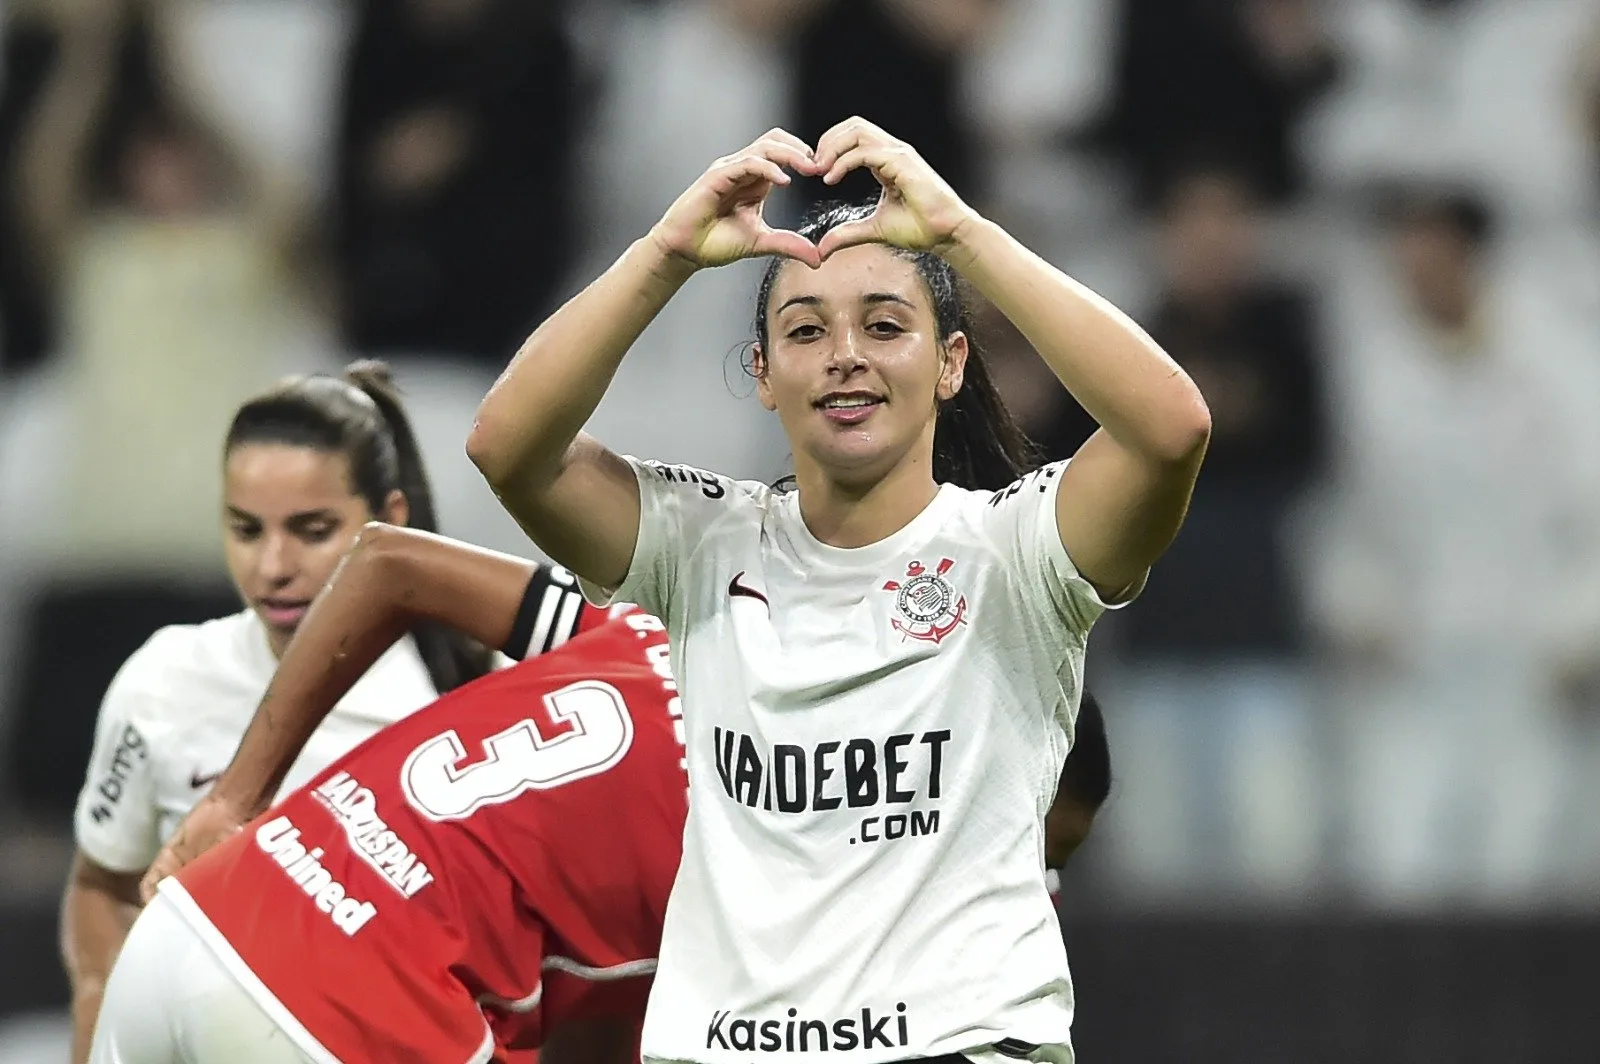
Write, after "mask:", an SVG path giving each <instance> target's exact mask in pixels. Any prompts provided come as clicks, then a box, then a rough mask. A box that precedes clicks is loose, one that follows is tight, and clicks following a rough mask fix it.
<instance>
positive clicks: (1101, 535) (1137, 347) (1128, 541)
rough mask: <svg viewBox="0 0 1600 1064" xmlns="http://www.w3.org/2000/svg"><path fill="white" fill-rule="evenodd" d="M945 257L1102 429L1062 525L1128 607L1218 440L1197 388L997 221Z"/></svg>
mask: <svg viewBox="0 0 1600 1064" xmlns="http://www.w3.org/2000/svg"><path fill="white" fill-rule="evenodd" d="M948 258H949V260H950V262H951V264H952V265H953V266H955V267H956V269H957V270H959V271H960V272H961V273H962V275H963V276H965V277H966V278H967V279H968V280H969V281H971V282H972V284H973V286H974V287H976V288H977V289H978V290H979V291H980V292H982V293H983V294H984V296H986V297H987V298H988V299H989V300H991V301H992V302H993V303H994V304H995V306H997V307H999V308H1000V310H1001V311H1002V312H1003V313H1004V314H1005V315H1006V316H1007V317H1008V318H1010V319H1011V321H1012V322H1013V323H1014V324H1015V325H1016V326H1017V328H1018V329H1019V330H1020V331H1021V332H1022V334H1023V335H1024V336H1026V337H1027V338H1028V341H1029V342H1030V343H1031V344H1033V346H1034V348H1035V349H1036V350H1037V351H1038V352H1039V354H1040V356H1041V357H1042V358H1043V359H1044V361H1045V364H1046V365H1048V366H1049V367H1050V369H1051V371H1052V372H1054V373H1055V375H1056V377H1057V378H1058V379H1059V380H1060V381H1061V383H1062V384H1064V385H1065V386H1066V388H1067V390H1068V391H1069V392H1071V393H1072V396H1073V398H1075V399H1077V400H1078V402H1079V403H1080V404H1081V405H1082V406H1083V408H1084V410H1086V411H1088V413H1089V416H1090V417H1092V418H1094V419H1095V421H1096V422H1098V423H1099V425H1100V428H1099V430H1098V431H1096V432H1095V433H1094V435H1092V436H1090V437H1089V439H1088V440H1087V441H1085V442H1084V445H1083V446H1082V447H1080V448H1079V449H1078V453H1077V454H1076V455H1074V456H1073V459H1072V461H1071V462H1070V463H1069V464H1068V465H1067V468H1066V470H1065V471H1064V472H1063V473H1062V475H1061V484H1060V487H1058V488H1057V494H1056V525H1057V528H1058V529H1059V531H1060V533H1061V543H1062V545H1063V546H1064V547H1066V550H1067V555H1068V556H1069V557H1070V558H1071V559H1072V562H1073V564H1074V565H1075V566H1076V567H1077V569H1078V571H1079V572H1080V573H1081V574H1083V577H1084V578H1085V579H1086V580H1088V581H1089V582H1090V583H1091V584H1093V585H1094V586H1095V589H1096V590H1097V591H1099V592H1100V594H1101V596H1102V597H1104V598H1106V599H1107V600H1108V601H1115V600H1118V599H1121V598H1123V597H1125V596H1126V595H1127V594H1128V593H1129V592H1130V591H1132V590H1134V589H1135V586H1136V585H1137V583H1138V582H1139V581H1140V580H1141V579H1142V578H1143V576H1144V574H1145V572H1146V571H1147V570H1148V569H1149V568H1150V566H1151V565H1153V564H1154V563H1155V561H1156V559H1157V558H1159V557H1161V555H1162V553H1163V552H1164V551H1165V550H1166V549H1167V547H1168V546H1169V545H1170V544H1171V543H1172V540H1173V538H1174V537H1175V536H1176V535H1177V534H1178V528H1179V527H1180V526H1181V525H1182V524H1183V518H1184V514H1185V513H1186V512H1187V511H1188V508H1189V497H1190V495H1191V494H1192V493H1193V491H1194V483H1195V478H1196V477H1197V476H1198V475H1199V472H1200V463H1201V460H1202V459H1203V458H1204V457H1205V451H1206V444H1207V443H1208V441H1209V440H1210V437H1211V414H1210V411H1209V410H1207V409H1206V404H1205V400H1204V399H1203V398H1201V395H1200V389H1199V388H1197V387H1195V384H1194V382H1193V381H1192V380H1190V379H1189V375H1188V374H1186V373H1185V372H1184V371H1183V370H1182V369H1180V368H1179V367H1178V364H1177V363H1176V362H1174V361H1173V360H1172V359H1171V358H1170V357H1169V356H1168V355H1167V354H1166V352H1164V351H1163V350H1161V348H1160V347H1158V346H1156V344H1155V342H1154V341H1153V340H1151V339H1150V337H1149V336H1148V335H1146V334H1145V332H1144V330H1143V329H1140V328H1139V326H1137V325H1135V324H1134V323H1133V321H1132V320H1131V319H1129V318H1128V317H1127V316H1126V315H1124V314H1123V313H1122V312H1121V311H1119V310H1117V308H1116V307H1113V306H1112V305H1111V304H1110V303H1108V302H1106V301H1105V300H1104V299H1102V298H1100V297H1099V296H1098V295H1096V294H1095V293H1094V292H1091V291H1090V290H1089V289H1087V288H1085V287H1084V286H1083V285H1081V284H1079V283H1078V282H1077V281H1074V280H1073V279H1072V278H1070V277H1068V276H1067V275H1066V274H1064V273H1062V272H1061V271H1059V270H1057V269H1056V268H1055V267H1053V266H1051V265H1050V264H1049V263H1047V262H1045V261H1044V260H1043V259H1041V258H1039V257H1038V256H1037V255H1035V254H1034V253H1033V252H1031V251H1029V250H1028V249H1027V248H1025V247H1023V246H1022V244H1021V243H1019V242H1018V241H1017V240H1016V239H1015V238H1014V237H1012V236H1011V235H1010V234H1009V233H1007V232H1005V230H1003V229H1001V228H1000V227H999V226H998V225H995V224H994V223H993V222H988V221H984V220H981V219H974V220H973V222H972V223H971V224H970V225H968V226H965V227H963V229H962V231H961V233H960V235H959V237H958V242H957V243H956V245H955V246H954V247H953V248H952V249H951V250H950V251H949V252H948Z"/></svg>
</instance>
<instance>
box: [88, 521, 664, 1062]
mask: <svg viewBox="0 0 1600 1064" xmlns="http://www.w3.org/2000/svg"><path fill="white" fill-rule="evenodd" d="M547 573H548V571H547V570H544V569H541V568H539V567H537V566H534V565H532V564H531V563H528V562H522V561H519V560H516V559H511V558H507V557H505V556H502V555H495V554H491V553H489V552H486V551H481V550H477V549H475V548H469V547H466V546H464V545H460V544H454V543H450V542H448V541H444V540H439V539H437V538H435V537H425V536H422V535H419V534H414V533H406V532H403V531H400V530H395V529H387V528H382V527H374V528H373V529H372V530H370V531H369V532H368V533H367V534H366V535H364V536H363V537H362V540H361V542H360V543H359V544H358V545H357V547H356V549H355V550H354V552H353V553H352V554H351V556H350V559H349V561H348V562H347V563H346V564H345V565H344V567H343V568H341V570H340V571H339V574H338V575H337V576H336V577H335V579H334V581H333V583H332V584H331V585H330V587H329V590H328V592H327V594H326V595H325V596H324V597H323V598H322V599H320V600H319V601H318V603H317V605H316V606H315V607H314V608H313V610H312V613H311V616H310V617H309V619H308V620H307V622H306V624H305V625H304V626H303V628H302V630H301V632H300V634H299V636H298V637H297V638H296V640H295V642H294V643H293V645H292V646H291V648H290V650H289V652H288V653H287V654H286V655H285V657H284V661H283V666H282V668H281V669H280V671H279V673H278V677H277V679H276V680H275V681H274V683H273V687H272V690H271V691H270V692H269V694H268V696H267V698H266V700H265V701H264V702H263V704H262V707H261V710H260V713H259V715H258V716H257V718H256V721H255V723H254V724H253V725H252V726H251V728H250V729H249V731H248V733H247V735H246V738H245V739H244V741H243V743H242V744H241V747H240V750H239V754H238V757H237V758H236V759H235V761H234V763H233V764H232V765H231V766H230V767H229V769H228V771H227V772H226V773H224V775H223V778H222V780H221V781H220V782H219V784H218V787H217V788H216V789H215V790H214V791H213V792H212V794H211V795H210V796H208V798H207V799H206V801H205V803H204V806H203V808H202V809H201V810H200V811H198V812H197V813H196V814H195V815H194V817H193V818H192V819H191V820H190V821H189V822H188V823H186V825H185V827H184V829H183V831H182V832H181V833H180V836H179V837H178V838H177V839H175V840H174V842H173V849H172V852H170V853H168V854H166V855H164V856H163V858H162V860H161V862H159V863H158V865H157V867H156V868H155V869H152V872H151V874H150V877H149V879H148V881H147V883H149V884H150V885H151V886H153V885H154V882H155V881H156V880H158V879H159V878H160V876H161V873H162V872H163V871H165V870H167V869H169V868H172V867H174V866H175V865H176V864H177V863H178V861H177V860H174V857H175V855H177V856H179V857H180V858H181V857H182V856H188V855H191V854H192V853H194V852H197V851H198V850H199V849H202V848H204V846H205V845H206V844H208V843H209V842H210V841H211V840H212V839H213V838H214V837H215V836H216V835H217V834H219V833H220V832H219V830H218V829H224V830H228V829H231V830H236V829H237V828H238V826H239V825H240V824H241V823H243V822H244V821H245V820H248V819H249V818H250V817H251V816H252V815H254V814H255V813H257V812H259V811H260V810H261V809H264V808H265V807H266V805H267V804H268V803H269V802H270V800H271V798H272V796H273V794H275V793H276V792H277V791H278V789H279V787H280V784H281V781H282V780H283V778H284V774H285V772H286V771H287V770H288V768H289V766H290V765H291V764H292V763H294V761H295V759H296V757H297V756H298V751H299V749H300V746H301V745H302V744H303V743H304V742H305V740H306V737H307V736H309V735H310V734H312V732H313V729H315V728H316V727H317V725H318V722H320V721H321V719H322V718H323V717H324V716H325V715H326V714H327V713H328V712H329V710H330V708H331V707H332V706H333V705H334V703H335V701H336V699H338V698H339V697H340V696H341V695H342V694H343V693H344V691H345V690H347V689H348V688H349V686H350V685H351V683H352V682H354V680H355V678H356V677H357V676H359V675H360V674H361V671H362V670H363V669H364V668H366V667H367V666H368V665H369V664H370V663H371V662H373V661H374V660H377V659H378V657H379V655H380V654H382V653H383V652H384V651H385V648H387V647H388V646H389V645H390V644H391V643H392V642H393V641H394V640H395V639H396V638H397V637H399V636H401V635H402V634H403V633H404V632H405V631H406V629H407V628H408V627H409V626H411V625H413V624H415V623H417V622H418V621H419V620H420V619H422V618H423V617H432V618H436V619H438V620H440V621H444V622H446V623H449V624H451V625H453V626H459V627H460V628H462V629H463V630H465V631H468V632H471V633H472V634H473V635H475V636H476V637H478V638H479V639H481V640H484V641H486V642H489V643H491V644H494V645H500V646H503V647H505V648H506V649H507V650H508V651H509V652H512V653H523V652H526V651H528V650H529V649H530V645H531V651H532V652H533V653H535V654H537V653H538V652H539V650H540V649H542V648H541V647H540V646H539V645H538V642H537V640H536V639H532V638H531V636H532V635H533V633H534V632H535V631H536V630H537V627H538V625H539V624H540V623H541V621H540V618H541V616H542V615H543V614H546V613H548V612H549V610H548V603H547V600H546V592H547V590H548V587H549V582H548V581H547V580H545V579H544V577H545V576H546V575H547ZM566 579H567V581H568V585H569V587H570V585H571V580H570V577H568V578H566ZM605 617H606V611H602V610H593V609H589V610H587V611H585V618H584V620H585V623H587V624H590V625H592V624H593V623H594V622H596V621H604V620H605ZM670 676H671V674H670V671H669V670H668V668H667V649H666V636H665V632H664V630H663V626H662V625H661V624H660V622H659V621H657V620H655V619H654V618H652V617H649V616H647V615H644V614H640V613H629V614H628V615H627V616H624V617H621V618H619V619H617V620H614V621H612V622H610V623H609V624H604V625H602V626H600V627H599V628H598V629H597V630H595V631H592V632H589V633H588V634H585V635H583V636H581V637H579V638H577V639H575V640H574V641H572V642H571V643H569V644H567V645H566V646H564V647H563V648H562V649H561V650H559V651H558V652H556V653H552V654H549V655H545V656H543V657H540V658H538V659H537V660H529V661H525V662H524V663H522V664H521V665H518V666H515V667H513V668H510V669H506V670H502V671H500V672H498V673H496V674H495V675H493V676H491V677H489V678H486V679H483V680H480V681H479V682H477V683H474V684H471V685H468V686H467V687H465V688H463V689H461V690H460V691H458V692H456V693H455V694H453V695H449V696H446V697H444V698H442V699H440V700H439V701H438V702H437V703H435V704H434V705H432V706H431V707H429V708H428V709H427V710H425V711H423V712H421V713H419V714H415V715H412V716H410V717H407V718H406V719H405V720H404V721H402V722H400V723H398V724H395V725H392V726H391V727H389V728H387V729H385V730H384V731H383V732H382V733H380V734H379V735H378V736H376V737H374V738H373V739H371V740H369V741H367V742H366V743H364V744H362V745H361V746H360V747H358V748H357V749H356V750H355V751H353V752H352V753H351V754H350V755H349V756H348V757H347V758H345V759H343V760H341V761H339V762H338V763H337V764H336V765H335V766H334V767H333V768H332V769H331V770H330V772H329V773H327V774H324V775H323V776H321V777H319V778H318V779H317V780H314V781H313V782H312V784H311V785H310V786H309V787H307V788H305V789H302V790H300V791H298V792H297V793H295V794H294V795H292V796H291V797H290V798H288V799H287V800H286V801H285V802H283V803H282V804H280V805H279V806H277V807H276V808H275V809H274V810H273V812H272V813H271V814H270V815H269V816H268V817H267V818H264V819H258V820H257V821H256V822H255V823H254V824H252V825H251V826H250V827H249V828H247V829H246V830H245V832H244V833H242V834H235V835H233V836H232V838H231V839H230V840H229V841H227V842H224V843H223V844H222V845H221V846H220V847H218V848H217V849H215V850H213V851H212V852H210V853H208V854H206V855H205V856H204V857H203V858H201V859H200V860H198V861H195V862H194V863H193V864H189V865H188V866H187V867H185V868H183V870H182V871H181V872H179V874H178V875H177V877H176V878H169V879H165V880H164V881H162V882H161V886H160V890H159V892H158V893H157V894H156V896H155V897H154V900H152V901H151V903H150V906H149V908H148V909H147V911H146V913H145V914H144V915H143V916H142V917H141V918H140V922H139V924H138V925H137V930H136V931H135V933H134V937H133V938H132V939H131V940H130V942H129V945H128V947H127V949H126V950H125V952H124V954H123V958H122V960H121V961H120V962H119V966H118V968H117V974H116V976H115V977H114V979H113V981H112V984H111V985H110V987H109V988H108V991H107V1007H106V1011H105V1013H104V1019H103V1021H102V1025H101V1030H100V1032H99V1033H98V1034H97V1041H96V1048H95V1054H96V1055H95V1057H94V1059H96V1060H102V1059H103V1060H106V1061H112V1060H115V1061H119V1062H123V1061H125V1062H127V1064H135V1062H139V1061H151V1062H154V1061H171V1060H181V1061H196V1062H206V1061H213V1060H215V1061H222V1060H237V1061H258V1060H259V1061H272V1060H300V1059H306V1058H309V1059H312V1060H319V1061H326V1060H340V1061H358V1060H430V1061H433V1060H438V1061H446V1060H461V1061H467V1060H477V1061H481V1060H489V1059H491V1057H492V1058H493V1059H495V1060H502V1059H506V1058H505V1056H504V1055H503V1054H504V1053H505V1052H506V1050H507V1049H508V1048H519V1047H520V1048H530V1047H534V1046H538V1045H540V1044H541V1043H542V1042H545V1041H547V1040H553V1041H554V1043H555V1044H554V1045H552V1046H551V1047H550V1049H551V1055H552V1056H554V1057H555V1058H557V1059H563V1058H562V1056H561V1054H562V1049H561V1045H560V1043H561V1039H562V1038H563V1037H566V1038H569V1039H570V1038H575V1037H578V1035H579V1034H580V1033H581V1032H580V1031H579V1030H578V1029H576V1028H574V1029H572V1030H568V1031H566V1032H565V1034H563V1033H562V1029H563V1027H564V1026H565V1025H568V1024H569V1023H577V1022H578V1021H582V1020H585V1019H591V1018H596V1017H607V1016H610V1017H620V1019H621V1022H620V1023H616V1024H613V1025H612V1026H611V1028H610V1029H609V1030H608V1031H599V1030H592V1031H589V1032H588V1033H587V1034H585V1035H584V1037H585V1038H586V1039H587V1038H589V1037H593V1038H599V1039H602V1040H603V1043H604V1046H605V1048H606V1049H607V1053H606V1054H604V1055H602V1054H601V1052H600V1050H599V1049H598V1048H597V1047H596V1045H595V1043H593V1042H587V1041H586V1042H585V1048H584V1052H583V1055H582V1056H580V1057H578V1058H576V1059H581V1060H623V1059H626V1058H627V1057H628V1056H629V1055H631V1054H632V1052H633V1049H634V1045H635V1034H636V1030H637V1022H638V1019H639V1018H640V1017H641V1016H642V1014H643V1006H644V1000H645V991H646V988H647V986H648V977H649V976H650V975H651V974H652V973H653V972H654V970H655V955H656V947H657V945H658V943H659V940H660V929H661V921H662V916H663V913H664V910H665V907H666V899H667V893H668V891H669V889H670V887H671V884H672V879H673V875H674V873H675V872H676V869H677V865H678V854H679V842H680V839H681V835H682V828H683V817H684V811H685V804H686V803H685V794H686V787H687V779H686V777H685V775H684V770H683V749H682V744H681V737H680V734H679V732H680V726H679V722H678V714H679V710H678V700H677V696H676V694H675V691H676V687H675V685H674V684H673V683H672V682H671V678H670ZM201 836H205V838H203V839H202V838H201ZM269 837H270V839H271V840H272V841H271V843H270V844H269V845H266V846H265V848H263V845H262V842H263V840H266V839H268V838H269ZM375 840H376V841H375ZM291 852H292V853H293V854H295V860H294V861H288V860H286V857H287V856H288V855H289V854H290V853H291ZM308 853H309V855H310V856H309V857H307V856H306V855H307V854H308ZM302 858H304V859H303V860H302ZM297 861H298V862H299V863H298V864H297V863H296V862H297ZM286 868H287V869H288V871H285V870H284V869H286ZM307 877H310V878H309V879H308V878H307ZM335 884H337V885H338V886H337V889H335V886H334V885H335ZM335 895H339V896H338V897H335ZM330 899H331V900H330ZM174 950H177V951H179V952H180V954H181V956H180V957H179V958H178V959H177V960H176V961H175V960H174V955H173V951H174ZM308 956H315V957H317V964H316V965H315V966H314V967H311V968H308V967H307V965H306V964H305V958H306V957H308ZM161 973H168V974H165V975H163V974H161ZM252 1002H254V1003H255V1004H251V1003H252ZM275 1031H282V1032H287V1033H288V1034H289V1036H290V1037H289V1040H288V1041H287V1042H286V1041H284V1040H283V1038H282V1037H281V1035H279V1036H277V1037H274V1032H275ZM491 1032H492V1034H491ZM301 1054H304V1056H301ZM567 1059H571V1058H567Z"/></svg>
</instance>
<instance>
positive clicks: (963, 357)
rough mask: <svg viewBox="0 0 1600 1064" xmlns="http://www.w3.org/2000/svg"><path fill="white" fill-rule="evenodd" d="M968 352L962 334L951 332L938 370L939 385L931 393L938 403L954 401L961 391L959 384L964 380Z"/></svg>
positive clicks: (965, 339)
mask: <svg viewBox="0 0 1600 1064" xmlns="http://www.w3.org/2000/svg"><path fill="white" fill-rule="evenodd" d="M968 350H969V349H968V347H967V334H966V333H964V332H953V333H951V334H950V339H948V340H946V341H945V344H944V359H943V360H942V361H943V363H944V364H943V365H942V366H941V367H940V369H939V384H938V386H937V387H936V388H935V389H934V391H933V394H934V395H935V396H936V397H937V398H938V399H939V401H940V402H943V401H945V400H947V399H954V398H955V395H956V393H957V392H959V391H960V390H961V382H962V381H964V380H966V374H967V354H968Z"/></svg>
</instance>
